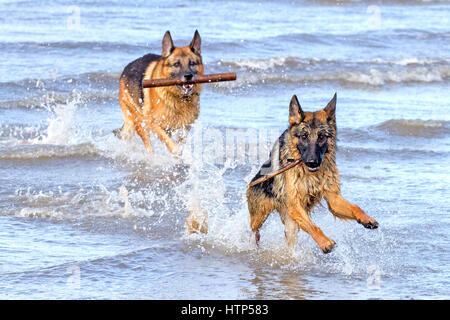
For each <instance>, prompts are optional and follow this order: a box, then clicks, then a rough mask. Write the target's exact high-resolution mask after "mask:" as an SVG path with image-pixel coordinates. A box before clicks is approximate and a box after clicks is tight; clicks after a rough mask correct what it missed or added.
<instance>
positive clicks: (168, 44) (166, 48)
mask: <svg viewBox="0 0 450 320" xmlns="http://www.w3.org/2000/svg"><path fill="white" fill-rule="evenodd" d="M173 49H175V46H174V45H173V41H172V36H171V35H170V32H169V31H166V33H165V34H164V37H163V40H162V54H161V55H162V56H163V58H167V57H168V56H169V55H170V54H171V53H172V51H173Z"/></svg>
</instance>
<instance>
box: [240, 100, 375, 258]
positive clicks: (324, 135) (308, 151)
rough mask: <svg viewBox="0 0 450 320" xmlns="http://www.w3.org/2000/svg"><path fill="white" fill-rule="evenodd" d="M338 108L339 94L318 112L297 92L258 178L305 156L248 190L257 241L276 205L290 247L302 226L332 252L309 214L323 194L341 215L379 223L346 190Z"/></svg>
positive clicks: (366, 224) (372, 226)
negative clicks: (344, 193)
mask: <svg viewBox="0 0 450 320" xmlns="http://www.w3.org/2000/svg"><path fill="white" fill-rule="evenodd" d="M335 110H336V94H335V95H334V97H333V99H332V100H331V101H330V102H329V103H328V104H327V106H326V107H325V108H324V109H322V110H319V111H316V112H303V110H302V108H301V106H300V104H299V102H298V100H297V97H296V96H295V95H294V96H293V97H292V100H291V103H290V106H289V128H288V129H287V130H286V131H284V133H283V134H282V135H281V136H280V137H279V138H278V140H277V141H276V143H275V144H274V146H273V149H272V152H271V154H270V159H269V160H268V161H266V162H265V163H264V164H263V165H262V168H261V170H260V171H259V172H258V174H257V175H256V176H255V177H254V178H253V180H252V181H255V180H256V179H259V178H261V177H262V176H264V175H266V174H268V173H271V172H274V171H276V170H278V169H280V168H281V167H284V166H286V165H287V164H289V162H290V161H292V160H296V159H301V160H302V162H301V163H300V164H299V165H297V166H295V167H293V168H292V169H289V170H287V171H285V172H284V173H281V174H279V175H277V176H275V177H273V178H271V179H269V180H266V181H264V182H262V183H260V184H257V185H254V186H252V187H250V188H249V189H248V190H247V200H248V209H249V211H250V226H251V229H252V231H253V232H254V236H255V240H256V243H258V241H259V238H260V234H259V229H260V228H261V226H262V224H263V223H264V221H265V220H266V219H267V217H268V216H269V214H270V213H271V212H272V211H274V210H276V211H278V213H279V214H280V216H281V220H282V222H283V223H284V228H285V236H286V242H287V245H288V246H289V247H291V248H292V247H293V246H294V245H295V243H296V241H297V234H298V229H299V228H301V229H302V230H303V231H305V232H307V233H308V234H309V235H311V237H312V238H313V239H314V241H316V242H317V244H318V245H319V247H320V248H321V249H322V251H323V252H324V253H328V252H331V250H332V249H333V246H334V245H335V242H334V241H333V240H331V239H329V238H327V237H326V236H325V235H324V234H323V232H322V230H320V229H319V228H318V227H317V226H316V225H314V224H313V222H312V221H311V219H310V217H309V214H310V212H311V210H312V208H313V207H314V206H315V205H316V204H318V203H319V202H320V201H321V200H322V199H323V198H325V200H326V202H327V203H328V209H329V210H330V211H331V213H332V214H333V215H334V216H335V217H338V218H340V219H344V220H356V221H357V222H359V223H361V224H362V225H363V226H364V227H366V228H369V229H376V228H377V227H378V223H377V222H376V221H375V219H373V218H371V217H369V216H368V215H367V214H366V213H364V211H363V210H362V209H361V208H359V207H358V206H357V205H354V204H351V203H349V202H348V201H347V200H345V199H344V198H343V197H342V196H341V194H340V183H339V174H338V170H337V168H336V162H335V157H336V116H335Z"/></svg>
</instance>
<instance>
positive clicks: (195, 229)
mask: <svg viewBox="0 0 450 320" xmlns="http://www.w3.org/2000/svg"><path fill="white" fill-rule="evenodd" d="M207 218H208V213H207V212H206V211H205V210H203V209H202V207H201V206H200V203H199V202H196V203H195V204H193V205H192V206H191V212H190V214H189V217H187V218H186V222H185V226H186V229H187V230H188V231H189V233H199V232H201V233H208V222H207V221H206V219H207Z"/></svg>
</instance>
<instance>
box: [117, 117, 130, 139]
mask: <svg viewBox="0 0 450 320" xmlns="http://www.w3.org/2000/svg"><path fill="white" fill-rule="evenodd" d="M134 133H135V130H134V125H133V123H131V122H129V121H125V122H124V124H123V126H122V128H121V129H120V130H119V129H117V130H114V134H115V135H116V136H117V137H118V138H119V139H124V140H130V139H131V138H132V137H133V135H134Z"/></svg>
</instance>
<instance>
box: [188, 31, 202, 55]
mask: <svg viewBox="0 0 450 320" xmlns="http://www.w3.org/2000/svg"><path fill="white" fill-rule="evenodd" d="M201 45H202V39H201V38H200V34H199V33H198V31H197V30H195V33H194V38H192V41H191V43H190V44H189V48H191V50H192V52H193V53H195V54H200V51H201V49H200V47H201Z"/></svg>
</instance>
